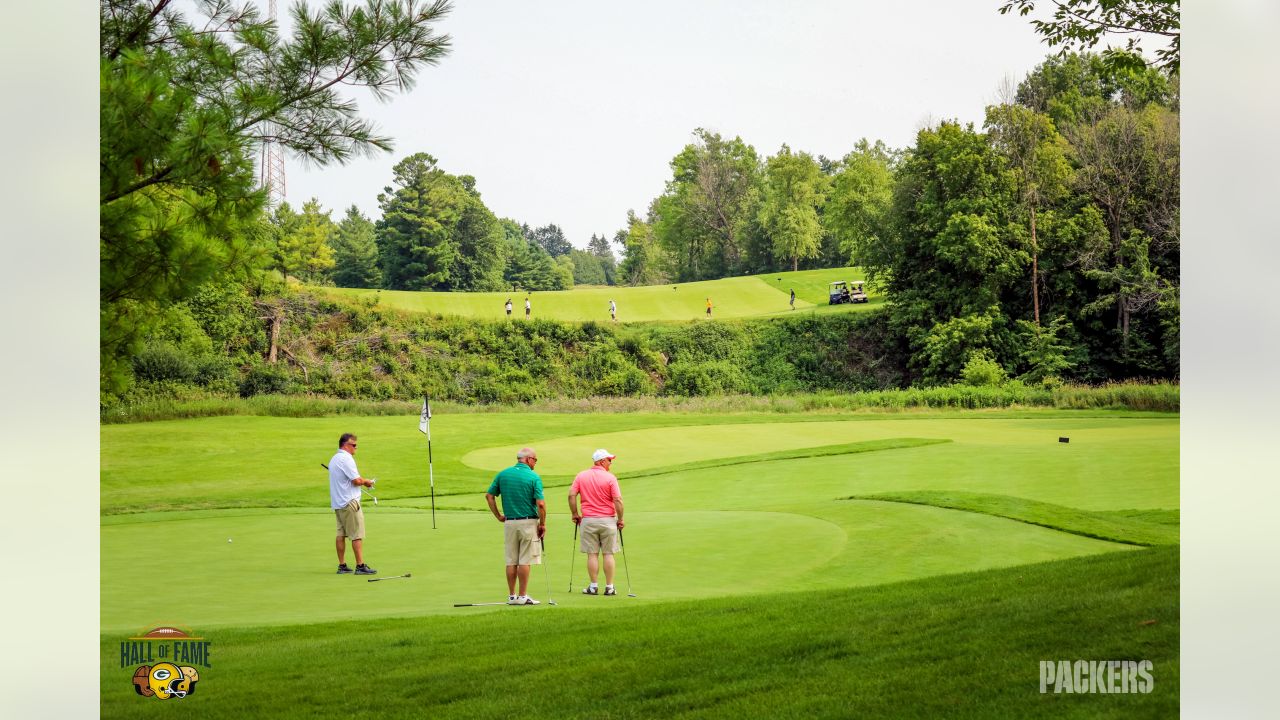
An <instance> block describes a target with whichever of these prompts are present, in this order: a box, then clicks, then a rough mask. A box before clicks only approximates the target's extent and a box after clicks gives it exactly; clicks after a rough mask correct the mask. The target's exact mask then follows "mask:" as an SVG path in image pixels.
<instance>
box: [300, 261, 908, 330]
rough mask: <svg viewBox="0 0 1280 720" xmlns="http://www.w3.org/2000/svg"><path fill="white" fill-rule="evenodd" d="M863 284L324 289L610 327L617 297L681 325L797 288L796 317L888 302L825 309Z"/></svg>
mask: <svg viewBox="0 0 1280 720" xmlns="http://www.w3.org/2000/svg"><path fill="white" fill-rule="evenodd" d="M860 279H864V278H863V274H862V271H861V270H859V269H858V268H833V269H830V270H801V271H799V272H793V273H792V272H786V273H773V274H769V275H752V276H745V277H736V278H725V279H722V280H705V281H702V282H691V283H674V284H671V285H650V286H641V287H599V286H589V287H581V288H575V289H573V290H565V291H548V292H534V293H523V292H508V293H448V292H409V291H401V290H355V289H344V288H323V289H322V290H323V292H326V293H332V294H334V295H335V296H338V297H346V298H364V299H369V298H376V299H377V302H378V306H379V307H387V308H396V309H400V310H409V311H413V312H425V313H439V314H442V315H460V316H463V317H473V318H486V319H492V320H497V319H502V318H504V317H506V315H505V311H504V309H503V304H504V303H505V302H506V300H507V298H511V302H512V305H513V306H514V310H513V312H512V317H513V318H516V319H519V320H523V319H524V298H525V297H526V296H528V297H529V298H530V301H531V303H532V305H533V315H532V316H533V317H534V318H541V319H551V320H563V321H580V322H585V321H587V320H596V321H600V322H608V321H609V300H610V299H612V300H613V301H614V302H616V303H617V305H618V321H619V322H680V321H687V320H698V319H702V318H705V317H706V301H707V298H711V302H712V305H713V306H714V307H713V309H712V316H713V317H714V318H746V317H761V316H770V315H778V314H781V313H789V312H791V309H790V306H789V304H788V303H789V299H790V291H791V289H792V288H795V291H796V312H799V311H801V310H805V311H810V312H822V313H827V312H847V311H855V312H860V311H864V310H866V309H869V308H872V307H875V306H876V305H878V304H879V303H881V302H883V298H876V297H874V296H873V297H872V301H871V302H869V303H867V304H866V305H857V306H854V305H843V306H836V307H829V306H828V305H827V287H828V285H829V284H830V283H831V282H832V281H833V280H860ZM318 290H320V289H318Z"/></svg>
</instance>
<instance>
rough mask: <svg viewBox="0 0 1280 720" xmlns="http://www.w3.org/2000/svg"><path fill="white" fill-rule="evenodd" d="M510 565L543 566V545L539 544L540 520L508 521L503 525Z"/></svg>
mask: <svg viewBox="0 0 1280 720" xmlns="http://www.w3.org/2000/svg"><path fill="white" fill-rule="evenodd" d="M502 526H503V527H502V533H503V539H504V540H505V541H506V542H505V545H506V557H507V564H508V565H541V564H542V543H540V542H538V519H537V518H531V519H529V520H508V521H506V522H504V523H502Z"/></svg>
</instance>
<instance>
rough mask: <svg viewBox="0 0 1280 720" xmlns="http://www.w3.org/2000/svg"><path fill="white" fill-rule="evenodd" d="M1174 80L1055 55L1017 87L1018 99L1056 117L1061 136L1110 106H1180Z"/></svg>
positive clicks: (1085, 57) (1091, 58)
mask: <svg viewBox="0 0 1280 720" xmlns="http://www.w3.org/2000/svg"><path fill="white" fill-rule="evenodd" d="M1175 80H1176V76H1172V77H1171V76H1170V75H1169V74H1167V73H1165V72H1162V71H1160V70H1156V69H1154V68H1148V67H1145V66H1141V67H1138V68H1132V67H1120V68H1117V67H1115V66H1113V65H1111V64H1109V63H1107V62H1106V61H1105V60H1104V59H1103V58H1102V57H1101V56H1100V55H1096V54H1094V53H1068V54H1066V55H1062V56H1052V57H1049V58H1047V59H1046V60H1045V61H1044V62H1043V63H1041V64H1040V65H1038V66H1036V68H1035V69H1034V70H1032V71H1031V72H1030V73H1028V74H1027V77H1026V78H1024V79H1023V80H1022V82H1020V83H1018V87H1017V90H1016V92H1015V94H1014V99H1015V100H1016V102H1017V103H1018V104H1019V105H1022V106H1024V107H1028V108H1030V109H1032V110H1035V111H1036V112H1039V113H1044V114H1045V115H1048V116H1049V117H1051V118H1053V122H1054V125H1055V126H1056V127H1057V129H1058V131H1059V132H1063V131H1064V129H1065V128H1067V127H1068V126H1070V125H1074V124H1077V123H1081V122H1092V121H1094V120H1096V119H1097V118H1098V117H1100V116H1101V115H1103V114H1105V113H1106V112H1107V110H1109V109H1110V108H1111V106H1112V105H1115V104H1120V105H1124V106H1125V107H1128V108H1130V109H1132V110H1141V109H1142V108H1145V107H1146V106H1147V105H1150V104H1152V103H1155V104H1156V105H1161V106H1163V107H1168V108H1174V107H1176V106H1177V104H1178V87H1177V83H1176V81H1175Z"/></svg>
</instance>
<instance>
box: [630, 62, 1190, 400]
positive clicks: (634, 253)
mask: <svg viewBox="0 0 1280 720" xmlns="http://www.w3.org/2000/svg"><path fill="white" fill-rule="evenodd" d="M1175 67H1176V65H1175ZM1005 94H1006V95H1007V96H1008V97H1007V98H1006V100H1005V102H1002V103H999V104H995V105H992V106H989V107H988V108H987V110H986V118H985V121H984V123H983V125H982V127H980V128H977V127H973V126H972V125H966V124H961V123H959V122H957V121H942V122H938V123H935V124H933V125H931V126H930V127H927V128H924V129H922V130H920V131H919V132H918V133H917V135H916V139H915V144H914V145H913V146H911V147H907V148H901V149H893V148H888V147H886V146H885V144H884V143H883V142H880V141H875V142H871V141H869V140H866V139H863V140H860V141H859V142H858V143H857V144H856V145H855V146H854V148H853V150H851V151H850V152H849V153H848V154H846V155H845V156H844V157H842V158H840V159H839V160H830V159H828V158H825V157H823V156H820V155H819V156H817V157H814V156H812V155H810V154H808V153H805V152H800V151H796V150H793V149H792V148H790V147H789V146H787V145H783V146H782V147H781V148H780V150H779V151H778V152H777V153H776V154H775V155H773V156H772V157H768V158H761V156H760V154H759V153H758V152H757V151H756V150H755V148H753V147H752V146H751V145H749V144H747V143H745V142H744V141H743V140H742V139H741V138H738V137H734V138H732V139H726V138H724V137H723V136H721V135H720V134H718V133H712V132H709V131H706V130H702V129H699V130H696V131H695V132H694V142H692V143H690V144H689V145H687V146H686V147H685V148H683V149H682V150H681V152H680V153H678V154H677V155H676V156H675V157H674V158H673V159H672V161H671V170H672V174H671V179H670V180H668V181H667V185H666V188H665V190H664V192H663V193H662V194H661V195H660V196H658V197H657V198H655V199H654V200H653V201H652V202H650V203H649V206H648V210H647V212H646V214H645V215H644V216H643V217H641V216H639V215H637V214H636V213H634V212H631V213H629V215H628V222H627V228H626V230H625V231H623V232H622V233H620V235H619V236H620V239H621V244H622V245H623V253H622V259H621V262H620V263H619V267H618V274H619V277H620V282H626V283H630V284H650V283H662V282H668V281H673V280H679V281H686V280H702V279H711V278H719V277H727V276H733V275H740V274H754V273H765V272H772V271H777V270H783V269H787V270H795V269H798V268H813V267H835V266H843V265H858V266H861V267H863V268H864V269H865V270H866V271H867V273H868V277H869V278H870V279H871V281H872V282H873V284H874V285H875V286H877V287H878V288H879V289H880V290H881V291H882V292H884V293H885V294H886V295H887V297H888V299H889V303H888V312H889V313H890V315H891V317H892V319H893V322H894V323H895V326H896V327H897V328H898V330H899V334H900V336H901V337H902V338H904V342H906V343H907V349H908V351H909V353H910V354H911V357H912V362H911V366H912V369H913V371H914V375H913V376H914V379H915V380H917V381H922V382H926V383H945V382H949V381H954V380H956V379H958V378H959V377H960V376H961V372H962V370H963V368H964V366H965V365H966V364H967V363H969V362H990V363H994V364H995V365H997V366H999V367H1001V368H1003V369H1004V370H1005V371H1007V372H1010V373H1015V374H1017V375H1019V376H1021V377H1023V378H1024V379H1029V380H1032V381H1037V382H1038V381H1042V380H1045V379H1053V378H1061V377H1063V376H1065V377H1069V378H1072V379H1078V380H1088V381H1097V380H1102V379H1107V378H1114V377H1135V376H1139V377H1176V376H1177V374H1178V347H1179V333H1178V315H1179V293H1178V283H1179V272H1180V262H1179V256H1180V252H1179V248H1180V244H1179V190H1178V184H1179V164H1178V157H1179V141H1178V137H1179V134H1178V124H1179V123H1178V103H1179V96H1178V82H1177V75H1176V72H1174V71H1171V70H1169V69H1162V68H1155V67H1149V66H1148V65H1146V64H1145V63H1143V62H1141V60H1140V58H1136V57H1135V56H1132V55H1127V54H1125V53H1121V52H1116V51H1112V52H1110V53H1108V54H1092V53H1072V52H1064V53H1061V54H1059V55H1057V56H1053V57H1050V58H1048V59H1047V60H1046V61H1045V62H1044V63H1042V64H1041V65H1039V66H1038V67H1037V68H1035V69H1034V70H1033V71H1032V72H1031V73H1029V74H1028V75H1027V76H1026V77H1025V78H1024V79H1023V80H1022V81H1021V82H1020V83H1018V84H1017V86H1016V87H1014V88H1009V89H1008V90H1007V91H1006V92H1005Z"/></svg>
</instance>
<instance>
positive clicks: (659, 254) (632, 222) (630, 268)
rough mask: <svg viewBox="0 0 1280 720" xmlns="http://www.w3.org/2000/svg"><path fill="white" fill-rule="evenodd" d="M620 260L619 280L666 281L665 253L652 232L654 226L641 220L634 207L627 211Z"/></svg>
mask: <svg viewBox="0 0 1280 720" xmlns="http://www.w3.org/2000/svg"><path fill="white" fill-rule="evenodd" d="M626 233H627V234H626V236H625V240H624V245H623V247H624V251H623V257H622V263H621V264H620V265H619V266H618V277H619V280H620V282H622V283H626V284H627V285H656V284H659V283H665V282H666V281H667V278H668V275H667V274H666V272H665V266H666V263H665V253H664V252H663V250H662V247H661V246H660V245H659V244H658V241H657V239H656V238H655V237H654V235H653V226H652V225H650V224H649V223H647V222H645V221H643V220H641V219H640V218H639V217H638V216H637V215H636V214H635V211H633V210H628V211H627V231H626Z"/></svg>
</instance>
